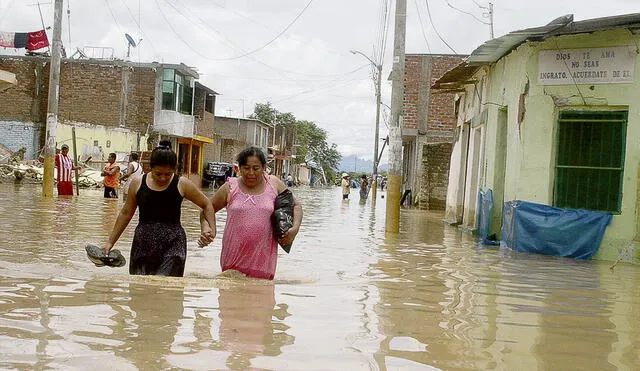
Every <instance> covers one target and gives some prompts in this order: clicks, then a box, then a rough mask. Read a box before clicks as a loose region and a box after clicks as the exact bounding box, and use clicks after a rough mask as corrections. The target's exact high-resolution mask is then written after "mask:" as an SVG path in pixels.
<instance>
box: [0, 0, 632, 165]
mask: <svg viewBox="0 0 640 371" xmlns="http://www.w3.org/2000/svg"><path fill="white" fill-rule="evenodd" d="M448 2H449V3H450V4H451V5H453V6H455V7H457V8H459V9H461V10H464V11H466V12H470V13H473V14H474V15H475V16H476V17H477V18H479V19H481V20H487V18H486V17H483V13H486V10H484V9H480V8H479V7H478V6H477V5H476V4H475V3H474V1H472V0H448ZM475 2H477V3H479V4H484V5H486V4H487V1H483V0H476V1H475ZM32 3H34V2H24V1H0V30H2V31H19V32H27V31H34V30H37V29H40V28H42V26H41V23H40V16H39V14H38V8H37V7H34V6H28V5H27V4H32ZM307 3H308V0H270V1H266V0H190V1H177V0H94V1H81V0H72V1H71V3H70V5H71V6H70V9H71V45H72V48H69V47H68V45H67V50H68V51H69V53H70V54H72V53H73V51H74V50H75V47H82V46H88V45H91V46H106V47H113V48H114V50H115V54H116V56H118V57H123V56H124V55H125V53H126V46H127V43H126V40H125V38H124V33H129V34H131V35H132V36H133V37H134V39H136V40H138V39H140V38H142V39H143V40H142V42H141V43H140V45H139V47H138V48H134V49H132V50H131V59H132V60H134V61H143V62H150V61H159V62H167V63H180V62H182V63H185V64H187V65H189V66H193V67H196V68H197V70H198V71H199V72H200V73H201V82H202V83H203V84H205V85H207V86H209V87H210V88H212V89H214V90H216V91H218V92H219V93H221V94H222V95H221V96H220V97H219V104H218V114H221V115H228V114H229V113H228V112H227V109H231V110H232V113H231V114H232V115H241V114H242V105H243V103H244V110H245V114H246V115H248V114H249V113H250V112H251V111H252V109H253V106H254V104H255V103H259V102H265V101H267V100H270V101H272V102H273V103H274V105H275V107H276V108H277V109H279V110H280V111H284V112H292V113H294V114H295V115H296V116H297V117H298V118H300V119H305V120H311V121H315V122H317V123H318V125H319V126H321V127H323V128H324V129H326V130H327V132H328V134H329V139H330V141H333V142H335V143H337V144H338V145H339V147H338V148H339V150H340V151H341V152H342V153H343V154H344V155H345V156H346V155H351V154H357V155H358V156H360V157H363V158H366V159H371V157H372V156H373V131H374V120H375V97H374V89H373V83H372V81H371V77H370V76H371V69H370V68H369V67H368V66H367V67H364V68H361V69H360V70H358V71H356V72H352V73H349V72H351V71H354V70H356V69H357V68H358V67H361V66H364V65H366V64H367V63H368V62H367V61H366V60H365V59H364V58H363V57H362V56H359V55H352V54H351V53H349V50H351V49H355V50H359V51H361V52H363V53H365V54H367V55H372V54H373V46H374V43H375V42H376V36H377V34H378V27H379V21H380V6H381V4H382V1H372V0H349V1H344V0H315V1H313V2H312V4H311V5H310V6H309V8H308V9H307V10H306V12H305V13H304V14H302V16H301V17H300V19H298V21H297V22H296V23H295V24H294V25H293V26H291V28H290V29H289V30H288V31H287V32H286V33H285V34H284V35H283V36H282V37H280V38H278V39H277V40H276V41H274V42H273V43H271V44H270V45H268V46H267V47H265V48H263V49H261V50H259V51H257V52H255V53H253V54H251V55H250V56H247V57H244V58H240V59H236V60H218V59H221V58H229V57H234V56H238V55H241V54H243V52H247V51H251V50H254V49H256V48H259V47H261V46H262V45H264V44H265V43H267V42H268V41H269V40H271V39H272V38H273V37H274V36H275V35H277V34H278V33H279V32H280V31H281V30H283V28H284V27H285V26H286V25H288V24H289V22H291V20H293V19H294V18H295V17H296V15H297V14H298V13H299V12H300V10H301V9H302V8H303V7H304V6H305V5H306V4H307ZM493 3H494V6H495V7H494V21H495V22H494V23H495V24H494V29H495V36H496V37H497V36H501V35H503V34H505V33H508V32H510V31H513V30H517V29H522V28H527V27H535V26H540V25H544V24H546V23H548V22H549V21H551V20H552V19H554V18H557V17H559V16H561V15H564V14H568V13H573V14H574V17H575V19H576V20H580V19H587V18H595V17H602V16H610V15H616V14H625V13H633V12H637V1H636V0H610V1H607V2H600V3H593V2H591V3H589V4H588V6H587V4H586V3H585V2H584V0H564V1H561V2H559V1H551V0H538V1H535V2H531V1H529V0H527V1H525V0H494V1H493ZM107 4H109V5H110V8H109V7H108V6H107ZM158 4H159V5H160V6H161V9H162V11H163V13H164V14H165V16H166V18H167V20H168V22H167V20H165V18H164V17H163V16H162V13H161V12H160V11H159V9H158ZM416 4H417V8H418V9H419V11H420V16H421V18H422V21H423V26H424V29H425V33H426V36H427V40H428V43H429V46H430V49H431V52H433V53H451V51H450V50H449V49H448V48H447V47H446V46H445V44H444V43H443V42H442V41H440V39H439V38H438V36H437V35H436V32H435V31H434V29H433V27H432V26H431V21H430V20H429V18H428V15H427V11H426V1H425V0H408V3H407V13H408V14H407V40H406V51H407V53H427V52H428V50H427V44H426V42H425V40H424V37H423V34H422V30H421V28H420V25H419V18H418V14H417V11H416ZM139 5H140V6H141V7H140V8H139ZM429 5H430V10H431V16H432V17H431V18H432V19H433V22H434V25H435V27H436V28H437V30H438V32H439V33H440V34H441V35H442V37H443V38H444V39H445V40H446V41H447V42H448V43H449V44H450V45H451V46H452V47H453V48H454V49H455V50H456V51H457V52H458V53H470V52H471V51H472V50H473V49H475V48H476V47H477V46H479V45H480V44H481V43H482V42H484V41H486V40H487V39H488V38H489V27H488V26H487V25H484V24H482V23H480V22H478V21H477V20H475V19H474V18H472V17H471V16H469V15H466V14H463V13H460V12H458V11H456V10H454V9H452V8H450V7H449V6H447V4H446V2H445V1H441V0H429ZM66 7H67V1H65V13H64V19H63V32H62V38H63V42H64V43H65V44H68V36H69V33H68V30H69V28H68V26H69V23H68V19H67V15H66ZM41 8H42V13H43V17H44V20H45V26H51V25H52V22H53V2H51V3H50V4H46V5H41ZM394 9H395V3H392V4H391V6H390V10H391V14H390V17H391V30H390V32H389V34H388V41H387V48H386V50H385V59H384V72H383V78H384V79H385V80H386V78H387V76H388V75H389V69H390V66H391V63H390V61H391V59H392V56H391V51H392V49H393V12H394ZM111 13H113V16H112V15H111ZM137 23H140V24H141V26H142V29H141V30H139V28H138V26H137ZM172 28H173V30H172ZM49 35H50V36H51V30H49ZM0 52H2V53H5V54H7V53H11V52H13V51H12V50H9V49H7V50H4V51H0ZM390 97H391V85H390V83H389V82H387V81H384V84H383V101H384V102H385V103H386V104H390ZM243 100H244V102H243ZM380 129H381V130H380V131H381V133H380V136H381V137H384V136H385V135H386V132H387V130H386V126H385V125H384V124H383V120H382V119H381V124H380ZM385 158H386V156H385V157H383V162H384V159H385Z"/></svg>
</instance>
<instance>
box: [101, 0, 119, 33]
mask: <svg viewBox="0 0 640 371" xmlns="http://www.w3.org/2000/svg"><path fill="white" fill-rule="evenodd" d="M104 2H105V3H106V4H107V7H108V8H109V13H111V18H113V21H114V22H116V26H118V30H120V33H124V31H123V30H122V27H120V22H118V19H117V18H116V15H115V13H113V9H111V5H110V4H109V0H104Z"/></svg>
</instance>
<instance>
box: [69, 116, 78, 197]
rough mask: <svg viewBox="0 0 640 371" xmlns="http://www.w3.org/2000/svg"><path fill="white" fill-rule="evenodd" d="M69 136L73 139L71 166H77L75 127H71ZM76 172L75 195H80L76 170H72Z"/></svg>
mask: <svg viewBox="0 0 640 371" xmlns="http://www.w3.org/2000/svg"><path fill="white" fill-rule="evenodd" d="M71 138H72V141H73V166H74V167H76V168H77V167H78V151H77V150H76V128H75V127H73V128H71ZM74 173H75V174H76V195H77V196H80V185H79V184H78V170H77V169H76V170H75V171H74Z"/></svg>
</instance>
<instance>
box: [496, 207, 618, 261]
mask: <svg viewBox="0 0 640 371" xmlns="http://www.w3.org/2000/svg"><path fill="white" fill-rule="evenodd" d="M612 217H613V216H612V215H611V214H609V213H602V212H597V211H588V210H573V209H560V208H557V207H553V206H547V205H541V204H536V203H532V202H526V201H519V200H515V201H508V202H505V203H504V208H503V213H502V230H501V232H500V233H501V239H502V241H501V245H506V246H507V247H509V248H511V249H513V250H515V251H521V252H532V253H538V254H545V255H555V256H564V257H571V258H576V259H589V258H591V257H592V256H593V254H595V253H596V251H598V248H599V247H600V242H602V237H603V236H604V231H605V229H606V228H607V225H609V223H610V222H611V219H612Z"/></svg>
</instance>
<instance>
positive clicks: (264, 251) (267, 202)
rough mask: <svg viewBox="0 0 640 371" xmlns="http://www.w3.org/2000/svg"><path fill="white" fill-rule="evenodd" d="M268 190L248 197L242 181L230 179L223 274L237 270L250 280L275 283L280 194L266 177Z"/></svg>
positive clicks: (223, 248) (223, 238) (222, 256)
mask: <svg viewBox="0 0 640 371" xmlns="http://www.w3.org/2000/svg"><path fill="white" fill-rule="evenodd" d="M263 179H264V182H265V187H264V191H263V192H262V193H261V194H259V195H247V194H244V193H243V192H242V190H241V189H240V187H239V185H238V178H229V196H228V200H227V223H226V224H225V227H224V235H223V237H222V254H221V255H220V266H221V267H222V271H223V272H224V271H226V270H228V269H235V270H237V271H239V272H242V273H244V274H246V275H247V276H249V277H254V278H264V279H269V280H272V279H273V277H274V275H275V272H276V263H277V260H278V241H277V240H276V239H275V237H274V235H273V229H272V227H271V214H273V210H274V204H275V200H276V196H277V191H276V189H275V188H274V186H273V184H271V182H270V181H269V176H268V175H266V174H265V176H264V178H263Z"/></svg>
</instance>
